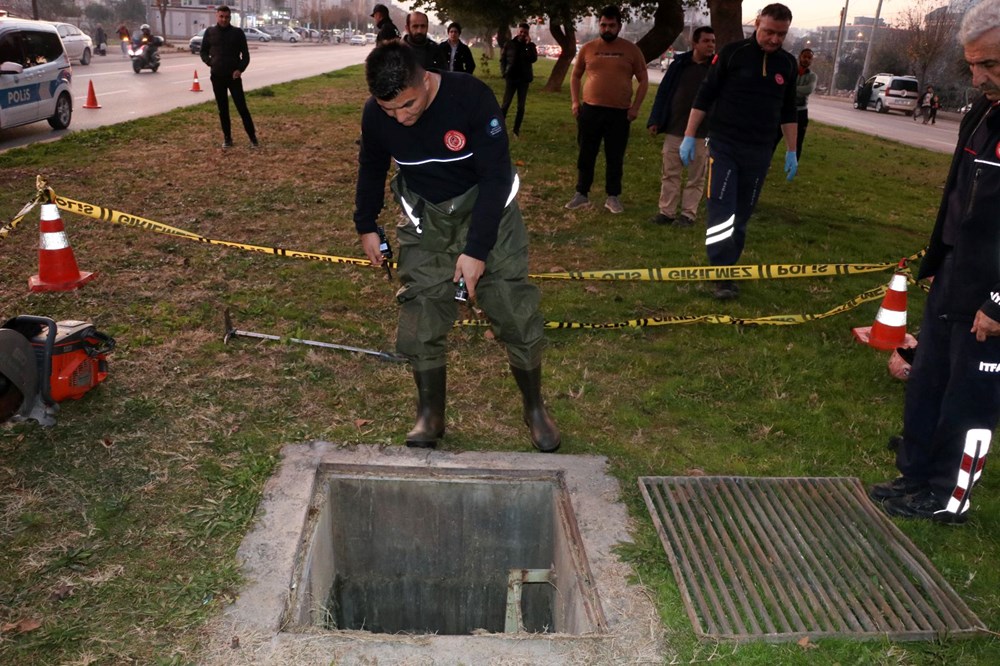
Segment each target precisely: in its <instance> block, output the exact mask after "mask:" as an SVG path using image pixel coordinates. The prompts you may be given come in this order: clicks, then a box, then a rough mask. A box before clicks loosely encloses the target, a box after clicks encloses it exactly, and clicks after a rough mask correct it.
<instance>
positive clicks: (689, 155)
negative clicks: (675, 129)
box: [680, 136, 694, 166]
mask: <svg viewBox="0 0 1000 666" xmlns="http://www.w3.org/2000/svg"><path fill="white" fill-rule="evenodd" d="M680 153H681V163H682V164H683V165H684V166H687V165H689V164H691V162H693V161H694V137H693V136H686V137H684V140H683V141H681V150H680Z"/></svg>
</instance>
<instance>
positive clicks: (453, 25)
mask: <svg viewBox="0 0 1000 666" xmlns="http://www.w3.org/2000/svg"><path fill="white" fill-rule="evenodd" d="M452 28H454V29H455V30H458V34H460V35H461V34H462V24H461V23H459V22H458V21H452V22H451V23H449V24H448V32H451V29H452Z"/></svg>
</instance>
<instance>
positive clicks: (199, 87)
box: [191, 69, 201, 92]
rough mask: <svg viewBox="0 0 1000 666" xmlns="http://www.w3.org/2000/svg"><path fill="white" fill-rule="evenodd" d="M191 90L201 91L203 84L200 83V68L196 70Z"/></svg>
mask: <svg viewBox="0 0 1000 666" xmlns="http://www.w3.org/2000/svg"><path fill="white" fill-rule="evenodd" d="M191 92H201V84H200V83H198V70H197V69H196V70H194V83H192V84H191Z"/></svg>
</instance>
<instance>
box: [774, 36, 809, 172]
mask: <svg viewBox="0 0 1000 666" xmlns="http://www.w3.org/2000/svg"><path fill="white" fill-rule="evenodd" d="M812 61H813V52H812V49H802V50H801V51H799V74H798V76H797V77H796V78H795V113H796V116H795V123H796V125H798V132H797V134H796V140H795V158H796V159H797V160H799V161H802V144H803V143H805V140H806V128H807V127H808V126H809V95H811V94H813V92H815V90H816V83H817V81H818V80H819V79H818V77H817V76H816V73H815V72H813V71H812V70H811V69H810V67H812ZM783 138H784V134H783V133H782V131H781V128H780V127H779V128H778V133H777V136H775V138H774V148H775V149H777V148H778V144H779V143H781V140H782V139H783Z"/></svg>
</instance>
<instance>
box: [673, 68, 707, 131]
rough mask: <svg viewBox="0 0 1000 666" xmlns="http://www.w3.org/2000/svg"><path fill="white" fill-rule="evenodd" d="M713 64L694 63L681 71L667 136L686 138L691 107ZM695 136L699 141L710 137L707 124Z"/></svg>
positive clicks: (700, 127)
mask: <svg viewBox="0 0 1000 666" xmlns="http://www.w3.org/2000/svg"><path fill="white" fill-rule="evenodd" d="M711 64H712V63H711V62H710V61H708V60H706V61H705V62H703V63H701V64H698V63H696V62H692V63H691V64H690V65H688V66H687V67H684V68H683V69H681V71H680V78H678V80H677V88H676V89H675V90H674V96H673V99H671V100H670V121H669V123H668V124H667V130H666V131H667V134H670V135H671V136H684V130H685V129H687V122H688V116H689V115H690V114H691V105H692V104H694V98H695V95H697V94H698V88H700V87H701V82H702V81H704V80H705V76H707V75H708V68H709V67H710V66H711ZM695 136H696V137H698V138H699V139H704V138H705V137H706V136H708V123H707V122H703V123H702V124H701V125H699V126H698V133H697V134H695Z"/></svg>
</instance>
